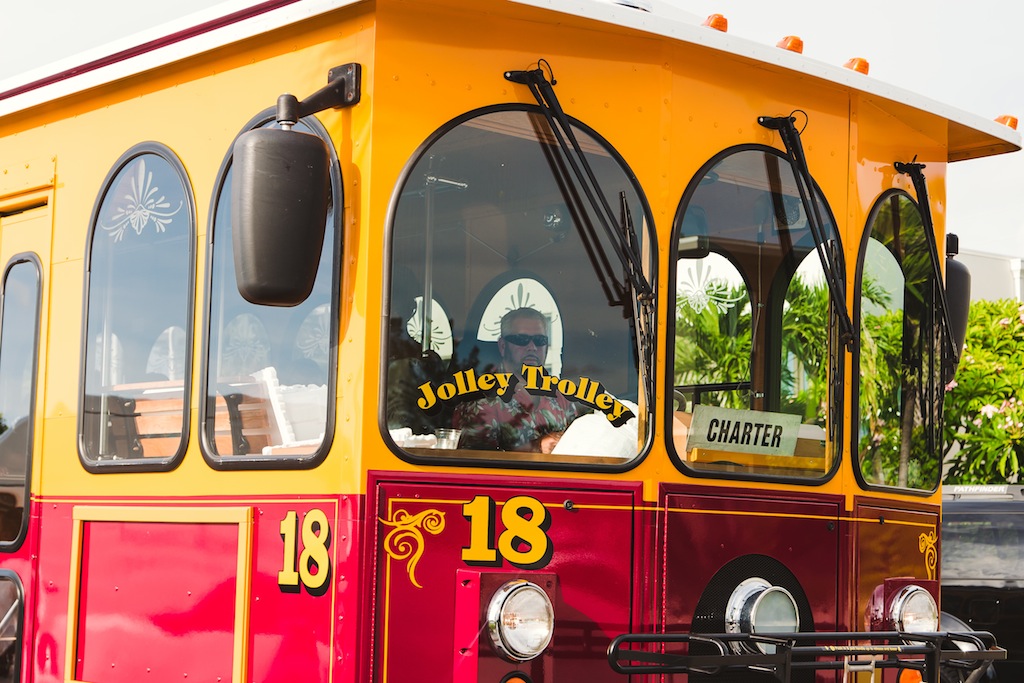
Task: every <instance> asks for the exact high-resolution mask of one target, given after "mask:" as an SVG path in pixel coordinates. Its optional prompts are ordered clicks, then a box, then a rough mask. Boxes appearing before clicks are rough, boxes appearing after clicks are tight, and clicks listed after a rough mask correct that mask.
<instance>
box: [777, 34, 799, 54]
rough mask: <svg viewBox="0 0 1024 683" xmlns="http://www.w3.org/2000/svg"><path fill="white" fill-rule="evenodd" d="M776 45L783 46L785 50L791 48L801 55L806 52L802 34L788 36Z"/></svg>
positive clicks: (791, 50) (790, 49)
mask: <svg viewBox="0 0 1024 683" xmlns="http://www.w3.org/2000/svg"><path fill="white" fill-rule="evenodd" d="M775 47H781V48H782V49H783V50H789V51H790V52H795V53H797V54H799V55H802V54H803V53H804V41H803V38H801V37H800V36H786V37H785V38H783V39H782V40H780V41H779V42H777V43H776V44H775Z"/></svg>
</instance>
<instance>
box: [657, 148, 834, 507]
mask: <svg viewBox="0 0 1024 683" xmlns="http://www.w3.org/2000/svg"><path fill="white" fill-rule="evenodd" d="M745 152H762V153H764V154H766V155H772V156H775V157H777V158H778V161H779V164H780V166H782V165H785V166H786V167H790V160H789V159H788V158H787V156H786V153H785V152H784V151H782V150H779V149H777V148H775V147H772V146H770V145H764V144H760V143H741V144H738V145H733V146H730V147H727V148H725V149H723V150H721V151H719V152H718V153H716V154H714V155H713V156H712V157H711V158H710V159H708V160H707V161H706V162H704V164H702V165H701V166H700V168H699V169H698V170H697V171H696V172H695V173H694V174H693V176H692V178H691V179H690V181H689V182H688V183H687V185H686V188H685V189H684V190H683V194H682V196H681V198H680V200H679V203H678V205H677V207H676V213H675V216H674V217H673V219H672V232H671V238H670V240H669V244H678V243H679V239H680V233H681V231H682V229H683V219H684V217H685V215H686V212H687V209H688V208H689V206H690V203H691V201H692V199H693V197H694V195H695V194H696V192H697V190H698V188H699V187H700V185H701V181H702V180H703V179H704V178H705V177H707V176H708V173H709V172H710V171H711V170H712V169H713V168H715V167H716V166H717V165H718V164H720V163H721V162H722V161H723V160H725V159H726V158H728V157H730V156H733V155H736V154H740V153H745ZM793 172H794V174H795V173H796V171H795V170H794V171H793ZM812 183H813V186H812V188H811V191H812V192H813V193H814V196H813V199H817V200H818V206H819V209H820V210H821V211H822V212H823V218H825V219H827V220H826V225H828V226H831V227H832V228H833V229H832V231H831V233H830V235H827V237H831V238H833V239H834V240H835V241H836V242H837V243H838V244H839V245H840V249H839V253H838V264H839V266H840V276H843V277H845V273H846V270H845V265H844V264H845V260H844V254H843V249H842V240H841V235H840V232H839V226H838V223H837V222H836V220H835V214H834V212H833V211H832V207H831V205H830V204H829V202H828V199H827V198H826V197H825V193H824V192H823V191H822V189H821V186H820V185H818V183H817V182H816V181H814V180H813V178H812ZM711 252H712V253H716V254H718V255H720V256H722V257H723V258H725V259H727V260H728V261H729V262H730V263H731V264H733V265H734V266H735V267H736V269H737V271H738V272H739V275H740V277H741V278H742V279H743V283H744V286H745V287H746V288H747V291H748V293H749V291H750V281H749V279H748V274H747V273H745V272H744V271H743V270H742V269H741V268H740V267H739V266H738V265H737V264H736V261H735V259H734V258H733V257H731V256H730V255H729V254H727V253H724V252H723V251H721V250H716V249H715V248H714V244H713V243H712V244H711ZM807 258H817V256H816V254H815V252H814V250H813V249H812V250H811V251H809V252H808V253H807V254H806V255H805V256H804V257H803V259H801V260H800V261H799V262H795V263H793V264H789V265H791V266H792V267H788V266H787V267H780V268H779V271H778V273H777V275H776V277H775V278H774V279H773V280H772V281H771V284H770V286H769V290H768V294H769V296H768V299H767V301H766V302H765V311H766V312H767V314H768V316H769V317H768V319H767V320H766V321H765V325H766V328H765V335H764V341H765V342H766V345H767V348H766V349H765V351H764V354H765V355H766V357H771V358H779V357H780V354H781V352H782V349H783V340H782V334H783V330H782V308H783V306H784V303H785V299H786V295H787V294H788V292H789V284H790V283H791V282H792V280H793V276H794V275H795V274H796V272H797V270H798V268H799V266H800V264H802V263H803V261H804V260H805V259H807ZM678 261H679V259H678V258H676V257H674V256H673V255H672V254H670V255H669V276H668V281H669V284H668V287H669V291H668V293H667V294H666V301H668V302H670V303H667V304H666V306H669V305H671V310H672V313H671V315H670V316H667V319H666V328H667V329H666V333H665V379H664V382H665V385H664V386H665V388H666V392H665V396H666V400H665V401H664V411H665V412H664V416H663V422H662V424H663V431H664V438H665V443H666V450H667V451H668V455H669V459H670V460H671V462H672V464H673V465H674V466H675V467H676V469H678V470H679V471H680V472H682V473H683V474H685V475H687V476H690V477H694V478H700V479H722V480H728V481H757V482H771V483H791V484H797V485H800V486H805V487H816V486H823V485H824V484H827V483H828V482H829V481H831V480H832V479H833V478H834V477H835V476H836V474H837V473H838V472H839V469H840V467H841V466H842V460H843V449H842V443H843V439H844V437H843V418H842V415H843V409H844V404H845V400H846V396H845V391H844V388H843V387H844V381H843V377H844V373H845V354H846V350H845V348H843V347H842V345H841V343H840V342H839V340H838V333H837V328H838V323H837V316H836V314H835V312H834V311H833V310H832V308H831V305H830V306H829V313H828V317H829V333H828V335H827V346H826V348H825V349H824V354H823V360H824V362H826V363H828V364H830V365H831V367H830V368H829V373H830V374H829V377H830V380H829V387H828V389H827V396H828V400H829V407H828V415H829V416H830V417H831V418H832V419H830V421H829V423H828V425H827V426H826V433H827V438H828V444H827V445H826V448H829V447H831V449H832V453H831V457H832V464H831V467H830V468H829V469H828V470H827V471H825V472H823V473H821V475H819V476H814V477H811V476H788V475H776V474H762V473H755V472H741V471H735V472H717V471H709V470H701V469H696V468H693V467H691V466H690V465H688V464H687V463H686V462H685V460H684V459H683V458H682V457H681V455H680V453H679V451H678V449H677V447H676V444H675V439H674V437H673V420H674V418H675V415H674V413H675V409H676V401H675V400H674V399H671V398H668V397H672V396H674V392H675V386H676V385H675V358H676V354H675V339H676V313H675V299H676V295H677V293H678V287H677V276H678ZM787 275H788V277H786V276H787ZM829 301H830V302H831V297H830V299H829ZM776 311H777V312H778V313H777V315H776V314H775V312H776ZM753 332H754V331H753V330H752V331H751V333H752V334H753ZM751 367H752V368H753V364H752V365H751ZM765 371H766V373H767V374H766V377H765V381H766V383H767V382H774V383H775V384H773V385H772V386H773V387H775V390H776V391H781V381H780V379H781V378H780V373H781V362H779V367H777V368H776V367H774V366H772V365H767V366H766V368H765ZM836 375H838V376H836ZM751 381H752V380H750V379H748V380H747V383H750V382H751ZM742 383H743V382H737V383H736V384H742ZM730 384H732V383H730ZM776 385H777V386H776ZM776 398H778V397H776ZM829 444H830V445H829Z"/></svg>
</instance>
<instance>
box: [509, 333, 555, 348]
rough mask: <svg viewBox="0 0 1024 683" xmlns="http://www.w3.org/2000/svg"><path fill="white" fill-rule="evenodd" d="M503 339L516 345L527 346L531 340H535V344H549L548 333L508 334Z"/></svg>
mask: <svg viewBox="0 0 1024 683" xmlns="http://www.w3.org/2000/svg"><path fill="white" fill-rule="evenodd" d="M502 339H504V340H505V341H507V342H508V343H509V344H515V345H516V346H526V345H527V344H529V343H530V342H533V345H534V346H547V345H548V336H547V335H546V334H506V335H505V336H504V337H502Z"/></svg>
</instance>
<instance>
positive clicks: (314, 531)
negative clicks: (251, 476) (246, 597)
mask: <svg viewBox="0 0 1024 683" xmlns="http://www.w3.org/2000/svg"><path fill="white" fill-rule="evenodd" d="M299 539H300V534H299V515H298V513H297V512H295V510H289V511H288V514H286V515H285V516H284V519H282V520H281V540H282V541H284V559H283V561H282V562H281V565H282V569H281V571H279V572H278V573H277V585H278V586H280V587H281V590H282V591H284V592H286V593H296V592H298V590H299V582H301V583H302V585H303V586H305V587H306V591H307V592H308V593H309V594H310V595H316V596H320V595H323V594H325V593H326V592H327V589H328V587H329V585H330V584H329V583H328V581H327V579H328V578H330V575H331V557H330V555H329V554H328V552H327V549H328V548H329V547H330V545H331V527H330V525H329V524H328V523H327V515H326V514H324V511H323V510H318V509H316V508H313V509H312V510H310V511H309V512H307V513H306V514H305V515H303V517H302V533H301V545H300V542H299ZM300 548H301V550H300ZM296 555H298V556H299V559H298V563H296V561H295V556H296Z"/></svg>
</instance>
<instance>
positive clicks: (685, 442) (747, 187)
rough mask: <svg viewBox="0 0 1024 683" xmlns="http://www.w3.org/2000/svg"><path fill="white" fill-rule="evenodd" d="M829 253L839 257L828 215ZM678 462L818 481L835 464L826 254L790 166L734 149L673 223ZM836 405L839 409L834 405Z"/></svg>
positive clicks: (711, 168) (700, 179)
mask: <svg viewBox="0 0 1024 683" xmlns="http://www.w3.org/2000/svg"><path fill="white" fill-rule="evenodd" d="M815 201H817V202H818V206H819V209H820V210H821V214H822V216H823V217H824V219H825V242H824V244H823V245H821V248H823V249H829V250H833V253H834V254H837V255H838V258H840V259H841V248H840V245H839V240H838V236H837V234H836V231H835V225H834V220H833V219H832V216H831V213H830V211H829V210H828V206H827V204H826V202H825V199H824V198H823V197H822V196H821V194H820V192H818V191H817V190H815ZM674 234H675V238H676V241H675V244H677V245H678V256H679V258H678V260H677V261H676V263H675V277H674V278H673V284H674V300H675V315H674V318H673V322H674V337H673V339H674V342H673V344H672V347H671V349H670V359H669V367H670V368H671V382H672V390H673V393H674V397H673V401H672V404H671V405H670V411H671V412H670V414H669V416H668V421H669V425H670V428H669V429H668V430H667V432H668V433H669V434H671V439H672V445H673V450H674V453H675V457H676V458H677V459H678V461H679V463H680V464H681V466H683V467H684V468H685V469H687V470H690V471H692V472H694V473H704V474H708V475H715V476H741V477H750V476H755V477H795V478H805V479H815V480H818V479H821V478H823V477H825V476H827V475H828V474H829V473H830V472H831V471H832V470H833V467H834V466H835V464H836V451H835V448H836V440H835V437H834V435H830V429H834V428H835V425H832V424H830V420H829V416H830V414H836V415H838V414H840V411H839V410H838V409H837V404H836V401H838V400H839V398H840V394H839V392H838V391H834V392H833V393H834V395H830V386H832V387H836V386H839V385H840V382H838V380H837V379H836V378H834V377H833V378H832V382H831V383H830V378H829V372H833V373H836V372H839V371H840V370H839V364H838V363H834V362H830V351H831V352H833V353H835V352H836V342H835V340H834V339H832V338H831V337H832V335H831V334H830V329H833V328H834V327H835V325H834V324H833V321H832V313H831V310H830V297H829V291H828V285H827V283H826V282H825V279H824V275H823V269H822V265H821V258H820V254H819V253H818V251H817V245H816V243H815V240H814V237H813V235H812V231H811V230H810V228H809V226H808V223H807V218H806V216H805V215H804V208H803V205H802V203H801V200H800V196H799V193H798V190H797V186H796V182H795V178H794V175H793V170H792V167H791V166H790V164H789V162H788V161H787V160H786V159H785V158H784V157H782V156H781V155H780V154H779V153H778V152H777V151H775V150H772V149H768V148H760V147H742V148H736V149H732V150H728V151H726V152H724V153H722V154H720V155H719V156H718V157H716V158H715V159H713V160H712V161H711V162H709V163H708V164H707V165H705V167H704V168H703V169H702V170H701V172H699V173H698V174H697V176H696V177H695V179H694V181H693V182H692V183H691V186H690V188H689V189H688V190H687V193H686V195H685V196H684V200H683V203H682V204H681V206H680V211H679V212H678V214H677V220H676V226H675V233H674ZM830 404H831V406H830Z"/></svg>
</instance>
